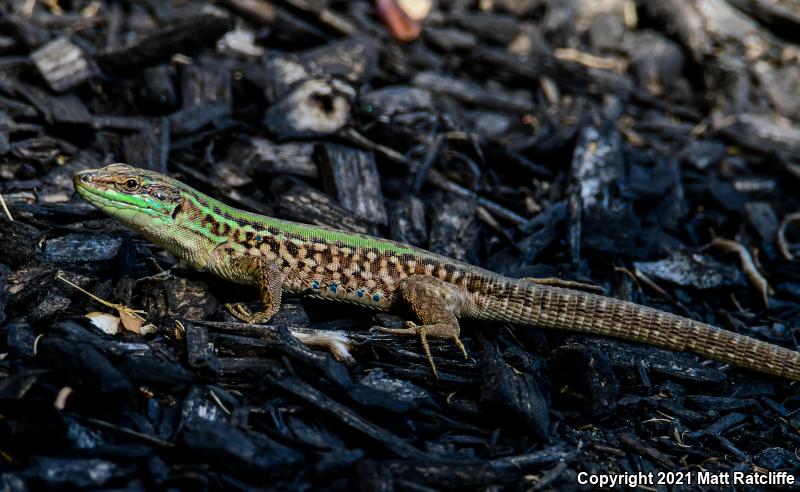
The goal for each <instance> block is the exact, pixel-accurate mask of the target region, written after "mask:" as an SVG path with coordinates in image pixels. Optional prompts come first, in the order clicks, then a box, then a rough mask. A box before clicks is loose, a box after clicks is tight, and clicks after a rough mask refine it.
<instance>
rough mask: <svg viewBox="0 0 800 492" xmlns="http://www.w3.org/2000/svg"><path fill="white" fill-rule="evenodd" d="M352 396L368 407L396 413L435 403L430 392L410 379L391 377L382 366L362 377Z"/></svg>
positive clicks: (351, 393)
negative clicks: (409, 380)
mask: <svg viewBox="0 0 800 492" xmlns="http://www.w3.org/2000/svg"><path fill="white" fill-rule="evenodd" d="M350 398H352V399H353V400H355V401H356V402H357V403H359V404H361V405H364V406H367V407H379V408H383V409H385V410H389V411H390V412H396V413H406V412H409V411H411V410H415V409H416V408H417V407H419V406H420V405H432V404H433V398H432V397H431V394H430V393H429V392H427V391H425V390H424V389H422V388H420V387H419V386H417V385H415V384H413V383H410V382H408V381H404V380H402V379H394V378H390V377H388V376H387V375H386V374H385V373H384V372H383V370H382V369H380V368H377V369H374V370H372V371H370V372H369V374H368V375H367V376H365V377H363V378H361V379H360V380H359V381H358V383H357V384H356V385H355V386H353V388H352V389H351V390H350Z"/></svg>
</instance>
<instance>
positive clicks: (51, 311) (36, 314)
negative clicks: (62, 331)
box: [30, 285, 72, 321]
mask: <svg viewBox="0 0 800 492" xmlns="http://www.w3.org/2000/svg"><path fill="white" fill-rule="evenodd" d="M70 304H72V300H71V299H70V298H69V297H68V296H67V294H66V293H65V292H64V288H63V287H62V286H61V285H59V286H57V287H56V288H55V289H50V290H48V291H47V292H45V294H44V296H42V297H41V298H40V299H39V302H38V303H37V304H36V307H34V308H33V309H32V310H31V312H30V316H31V320H33V321H40V320H45V319H49V318H52V317H54V316H56V315H58V314H59V313H62V312H64V311H65V310H66V309H67V308H68V307H69V306H70Z"/></svg>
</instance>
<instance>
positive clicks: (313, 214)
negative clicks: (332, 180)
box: [271, 179, 377, 235]
mask: <svg viewBox="0 0 800 492" xmlns="http://www.w3.org/2000/svg"><path fill="white" fill-rule="evenodd" d="M271 191H272V192H273V194H275V195H277V196H278V197H279V201H278V206H277V215H278V216H280V217H285V218H287V219H290V220H296V221H298V222H305V223H307V224H316V225H323V226H327V227H333V228H335V229H341V230H345V231H350V232H357V233H359V234H372V235H374V234H376V233H377V228H376V226H375V225H374V224H372V223H370V222H368V221H366V220H364V219H361V218H359V217H356V215H355V214H353V213H352V212H350V211H349V210H347V209H345V208H344V207H342V206H340V205H339V204H338V203H336V201H335V200H334V199H332V198H331V197H330V196H328V195H326V194H325V193H322V192H321V191H318V190H317V189H316V188H312V187H310V186H306V185H303V184H300V183H298V182H296V181H292V180H288V179H285V180H274V181H273V182H272V186H271Z"/></svg>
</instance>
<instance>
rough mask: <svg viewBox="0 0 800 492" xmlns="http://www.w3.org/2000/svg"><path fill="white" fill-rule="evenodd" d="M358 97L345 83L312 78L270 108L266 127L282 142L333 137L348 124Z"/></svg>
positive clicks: (265, 116)
mask: <svg viewBox="0 0 800 492" xmlns="http://www.w3.org/2000/svg"><path fill="white" fill-rule="evenodd" d="M354 98H355V91H354V90H353V88H352V87H350V86H349V85H347V84H346V83H345V82H341V81H338V80H335V79H333V80H326V79H309V80H306V81H305V82H302V83H300V84H299V85H297V86H296V87H295V88H294V89H293V90H292V91H291V92H290V93H288V94H287V95H286V96H285V97H284V98H282V99H280V100H279V101H277V102H275V103H274V104H272V105H271V106H270V107H269V108H267V110H266V112H265V113H264V125H265V126H266V128H267V129H268V130H269V131H270V132H272V134H274V135H275V137H276V138H278V139H279V140H288V139H292V138H307V137H321V136H326V135H331V134H333V133H336V132H337V131H339V130H340V129H341V128H342V127H344V125H345V124H346V123H347V122H348V120H349V118H350V106H351V102H352V100H353V99H354Z"/></svg>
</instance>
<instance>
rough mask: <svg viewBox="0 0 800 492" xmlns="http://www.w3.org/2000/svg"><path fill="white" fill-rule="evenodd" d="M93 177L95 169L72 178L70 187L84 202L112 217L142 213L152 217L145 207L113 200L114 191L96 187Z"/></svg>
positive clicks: (151, 212)
mask: <svg viewBox="0 0 800 492" xmlns="http://www.w3.org/2000/svg"><path fill="white" fill-rule="evenodd" d="M95 175H96V170H95V169H87V170H85V171H79V172H77V173H75V174H74V175H73V176H72V185H73V187H74V188H75V191H77V192H78V194H79V195H80V196H81V197H83V199H84V200H86V201H87V202H89V203H91V204H92V205H94V206H95V207H97V208H99V209H100V210H102V211H104V212H106V213H108V214H110V215H114V216H119V215H120V212H142V213H145V214H147V215H153V211H152V210H150V209H149V208H147V207H141V206H139V205H137V204H135V203H130V202H129V201H122V200H115V199H114V197H113V194H114V193H116V191H114V190H108V189H106V188H103V187H99V186H97V185H96V184H95V183H94V182H93V181H92V178H93V177H94V176H95ZM109 195H112V196H109Z"/></svg>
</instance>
